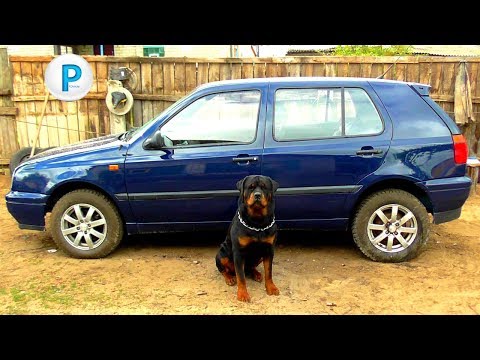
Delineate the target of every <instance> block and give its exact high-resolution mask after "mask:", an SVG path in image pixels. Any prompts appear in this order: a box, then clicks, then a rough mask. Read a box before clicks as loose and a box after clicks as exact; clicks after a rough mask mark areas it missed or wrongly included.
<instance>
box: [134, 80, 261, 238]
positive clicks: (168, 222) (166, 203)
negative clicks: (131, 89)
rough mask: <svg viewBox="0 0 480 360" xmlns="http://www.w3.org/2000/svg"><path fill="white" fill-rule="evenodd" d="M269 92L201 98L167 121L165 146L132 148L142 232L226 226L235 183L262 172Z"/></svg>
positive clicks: (161, 128) (233, 92)
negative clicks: (203, 226) (267, 96)
mask: <svg viewBox="0 0 480 360" xmlns="http://www.w3.org/2000/svg"><path fill="white" fill-rule="evenodd" d="M266 95H267V92H266V88H265V89H262V88H256V89H234V90H231V91H227V90H223V91H222V92H210V93H201V94H200V95H198V96H196V97H193V98H192V101H190V102H187V105H186V106H184V107H183V108H182V109H181V110H179V111H178V112H176V113H175V114H173V115H172V116H170V117H169V118H168V119H166V120H165V121H163V122H162V124H161V125H160V126H159V128H158V131H160V134H161V136H162V138H163V141H164V143H165V145H164V146H163V147H162V148H157V149H146V148H145V138H143V139H140V141H137V142H136V143H134V144H132V146H130V148H129V151H128V156H127V159H126V161H125V169H126V187H127V191H128V199H129V201H130V204H131V207H132V210H133V213H134V215H135V217H136V219H137V222H138V230H139V231H140V232H148V231H162V230H168V229H170V228H172V229H179V228H182V226H183V228H182V229H195V228H198V227H199V226H202V225H207V226H212V225H215V224H216V225H220V227H223V226H228V223H229V222H230V221H231V219H232V217H233V216H234V214H235V209H236V203H237V198H238V191H237V189H236V186H235V185H236V182H237V181H238V180H240V179H242V178H243V177H245V176H247V175H250V174H256V173H257V174H259V173H260V172H261V163H262V148H263V138H264V128H265V122H264V121H265V112H266Z"/></svg>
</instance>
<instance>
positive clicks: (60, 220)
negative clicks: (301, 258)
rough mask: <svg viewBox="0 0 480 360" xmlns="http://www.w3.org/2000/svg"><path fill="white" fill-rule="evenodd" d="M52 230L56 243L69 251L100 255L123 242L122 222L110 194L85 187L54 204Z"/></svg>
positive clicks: (90, 256)
mask: <svg viewBox="0 0 480 360" xmlns="http://www.w3.org/2000/svg"><path fill="white" fill-rule="evenodd" d="M50 231H51V234H52V237H53V240H54V241H55V243H56V244H57V246H58V247H59V248H60V249H62V250H63V251H64V252H65V253H67V254H68V255H70V256H72V257H75V258H79V259H98V258H102V257H105V256H107V255H108V254H110V253H111V252H112V251H113V250H115V249H116V247H117V246H118V245H119V244H120V241H121V240H122V237H123V222H122V219H121V217H120V215H119V213H118V211H117V208H116V207H115V205H114V204H113V203H112V202H111V201H110V200H109V199H108V198H107V197H105V196H104V195H103V194H101V193H99V192H97V191H94V190H88V189H82V190H75V191H72V192H70V193H67V194H66V195H64V196H63V197H62V198H61V199H60V200H59V201H58V202H57V203H56V204H55V206H54V207H53V210H52V215H51V219H50Z"/></svg>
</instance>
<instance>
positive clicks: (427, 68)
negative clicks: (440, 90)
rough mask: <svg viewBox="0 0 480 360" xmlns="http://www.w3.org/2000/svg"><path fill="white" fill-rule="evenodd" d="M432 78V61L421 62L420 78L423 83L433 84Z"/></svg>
mask: <svg viewBox="0 0 480 360" xmlns="http://www.w3.org/2000/svg"><path fill="white" fill-rule="evenodd" d="M431 78H432V64H430V63H421V64H420V80H419V82H420V83H421V84H425V85H431V84H430V82H431Z"/></svg>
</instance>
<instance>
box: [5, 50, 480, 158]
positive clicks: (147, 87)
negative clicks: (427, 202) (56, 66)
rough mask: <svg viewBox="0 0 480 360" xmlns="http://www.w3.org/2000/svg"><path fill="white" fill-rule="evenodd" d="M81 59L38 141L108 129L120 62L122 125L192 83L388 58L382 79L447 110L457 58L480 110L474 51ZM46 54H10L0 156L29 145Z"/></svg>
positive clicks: (338, 68) (472, 134)
mask: <svg viewBox="0 0 480 360" xmlns="http://www.w3.org/2000/svg"><path fill="white" fill-rule="evenodd" d="M85 59H86V60H87V61H88V62H89V63H90V65H91V67H92V70H93V74H94V84H93V87H92V89H91V91H90V92H89V93H88V95H87V96H86V97H85V98H84V99H82V100H79V101H75V102H63V101H58V100H55V99H54V100H51V101H49V102H48V106H47V111H46V119H44V127H43V128H42V131H41V136H40V144H39V146H40V147H51V146H59V145H64V144H69V143H73V142H76V141H80V140H84V139H88V138H92V137H96V136H101V135H104V134H108V133H109V131H110V113H109V111H108V109H107V107H106V105H105V96H106V92H107V83H106V82H107V77H108V75H109V71H110V69H111V68H118V67H121V66H127V67H129V68H131V69H132V70H133V71H134V72H135V73H136V75H137V78H138V81H137V86H136V87H135V88H134V89H133V90H132V93H133V97H134V99H135V101H134V106H133V109H132V111H131V112H130V113H129V114H127V115H128V116H127V128H129V127H131V126H140V125H142V124H143V123H145V122H146V121H148V120H150V119H151V118H152V117H154V116H155V115H157V114H158V113H160V112H161V111H162V110H163V109H165V108H166V107H168V106H169V105H171V104H172V103H173V102H174V101H176V100H178V99H179V98H181V97H182V96H184V95H185V94H187V93H189V92H190V91H191V90H193V89H194V88H195V87H196V86H198V85H200V84H203V83H207V82H211V81H216V80H227V79H245V78H254V77H273V76H356V77H373V78H374V77H377V76H379V75H381V74H382V73H384V72H385V71H386V70H387V69H388V68H389V67H390V66H391V65H392V64H394V65H393V67H392V68H391V69H390V70H389V71H388V72H387V74H386V75H385V77H384V78H385V79H395V80H403V81H414V82H420V83H424V84H430V85H431V86H432V89H431V97H432V98H433V99H434V100H435V101H437V102H438V104H440V105H441V106H442V107H443V108H444V109H445V110H446V111H447V112H448V113H449V115H450V116H452V117H453V116H454V113H453V110H454V90H455V78H456V74H457V70H458V67H459V64H460V62H462V61H466V62H467V69H468V73H469V77H470V81H471V90H472V95H473V111H474V115H475V116H476V118H479V117H480V74H479V71H480V66H479V64H480V58H470V57H467V58H456V57H428V56H416V57H413V56H406V57H400V58H398V57H394V56H392V57H351V56H350V57H334V56H319V57H285V58H248V59H247V58H244V59H235V58H233V59H232V58H227V59H196V58H148V57H124V58H122V57H104V56H85ZM51 60H52V57H50V56H45V57H23V56H11V57H10V63H11V69H12V73H13V80H12V81H13V86H12V88H13V94H12V95H13V96H11V99H10V101H12V104H13V105H12V106H14V107H16V109H17V113H16V117H15V121H16V127H15V130H16V137H17V140H16V141H17V142H18V144H15V145H10V144H9V145H8V147H6V146H4V144H3V143H0V158H8V157H9V156H10V155H11V153H12V151H13V150H15V147H25V146H31V145H32V143H33V140H34V138H35V134H36V133H35V131H36V122H37V117H39V115H40V111H41V109H42V101H43V98H44V91H45V88H44V74H45V69H46V66H47V64H48V63H49V62H50V61H51ZM0 90H1V89H0ZM0 95H2V94H0ZM0 106H2V104H0ZM0 116H2V115H1V114H0ZM0 121H3V122H0V126H1V129H2V132H3V130H4V126H5V125H4V122H5V121H6V120H2V118H0ZM8 121H10V122H11V121H14V119H13V118H11V119H10V120H8ZM45 125H46V126H45ZM463 131H464V133H465V134H466V135H467V137H468V142H469V145H470V149H471V152H474V153H476V154H477V155H480V148H479V146H478V138H479V137H480V126H478V130H477V126H476V123H473V124H468V125H466V126H465V127H464V129H463ZM9 136H10V135H9Z"/></svg>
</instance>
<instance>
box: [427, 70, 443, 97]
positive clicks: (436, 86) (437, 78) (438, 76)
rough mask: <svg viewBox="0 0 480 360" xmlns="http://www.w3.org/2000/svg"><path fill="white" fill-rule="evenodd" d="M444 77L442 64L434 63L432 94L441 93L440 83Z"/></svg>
mask: <svg viewBox="0 0 480 360" xmlns="http://www.w3.org/2000/svg"><path fill="white" fill-rule="evenodd" d="M442 77H443V72H442V64H439V63H434V64H432V78H431V85H432V88H431V90H430V93H431V94H439V93H440V84H441V82H442Z"/></svg>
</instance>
